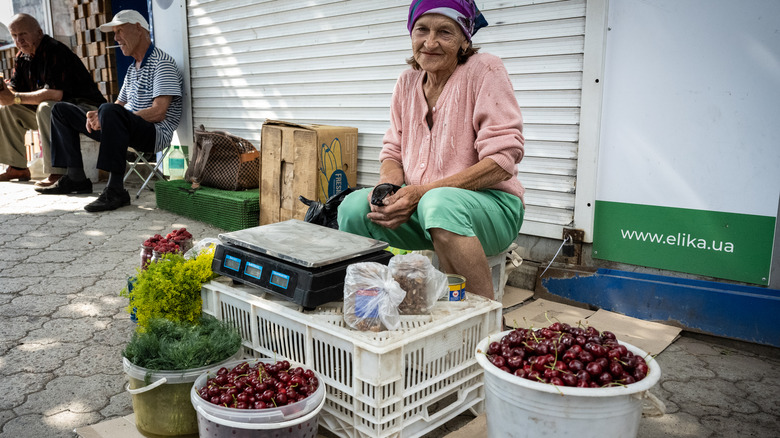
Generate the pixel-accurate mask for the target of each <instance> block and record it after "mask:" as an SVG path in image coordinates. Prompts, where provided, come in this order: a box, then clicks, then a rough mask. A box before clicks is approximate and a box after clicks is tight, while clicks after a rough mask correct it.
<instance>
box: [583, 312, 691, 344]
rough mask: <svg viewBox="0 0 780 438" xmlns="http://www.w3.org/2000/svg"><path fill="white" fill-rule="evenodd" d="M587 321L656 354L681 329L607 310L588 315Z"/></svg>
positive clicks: (672, 340) (622, 339) (675, 336)
mask: <svg viewBox="0 0 780 438" xmlns="http://www.w3.org/2000/svg"><path fill="white" fill-rule="evenodd" d="M588 323H589V324H590V325H592V326H593V327H596V328H597V329H599V330H609V331H611V332H613V333H614V334H615V336H616V337H617V338H618V340H621V341H624V342H627V343H629V344H631V345H633V346H635V347H637V348H641V349H642V350H644V351H645V352H647V353H650V354H651V355H656V354H658V353H660V352H662V351H664V349H666V347H668V346H669V345H670V344H671V343H672V342H674V340H675V339H677V337H678V336H679V335H680V332H681V329H679V328H677V327H672V326H669V325H666V324H660V323H657V322H651V321H643V320H641V319H637V318H632V317H630V316H625V315H621V314H619V313H615V312H610V311H607V310H603V309H601V310H599V311H597V312H596V313H594V314H593V315H591V316H589V317H588Z"/></svg>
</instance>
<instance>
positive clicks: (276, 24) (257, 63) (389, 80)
mask: <svg viewBox="0 0 780 438" xmlns="http://www.w3.org/2000/svg"><path fill="white" fill-rule="evenodd" d="M408 5H409V2H408V0H404V1H392V0H389V1H383V2H377V1H375V0H350V1H337V0H312V1H308V2H305V3H303V2H291V1H287V0H276V1H260V0H210V1H209V0H188V10H187V15H188V28H189V41H190V48H189V52H190V65H191V77H192V107H193V119H194V125H195V126H198V125H201V124H203V125H205V126H206V128H208V129H224V130H228V131H231V132H233V133H234V134H237V135H241V136H244V137H246V138H248V139H250V140H252V141H254V142H256V144H259V143H260V129H261V126H262V124H263V122H264V120H265V119H266V118H269V119H282V120H294V121H298V122H302V123H323V124H332V125H345V126H354V127H357V128H358V132H359V137H358V148H359V149H358V156H359V161H358V184H360V185H372V184H374V183H375V182H376V180H377V178H378V171H379V163H378V161H377V157H378V155H379V150H380V148H381V144H382V136H383V134H384V132H385V130H386V129H387V127H388V123H389V122H388V119H389V110H388V107H389V103H390V97H391V94H392V91H393V86H394V84H395V81H396V79H397V77H398V75H399V74H400V73H401V72H402V71H403V70H404V69H406V68H407V65H406V64H405V62H404V61H405V59H406V58H407V57H408V56H409V55H410V54H411V49H410V42H409V35H408V32H407V30H406V14H407V11H408ZM478 5H479V7H480V9H481V10H482V11H483V13H484V14H485V16H486V18H487V20H488V21H489V22H490V26H488V27H487V28H484V29H482V30H480V32H479V33H478V34H477V36H476V38H475V44H476V45H477V46H479V47H481V50H482V51H484V52H487V53H492V54H495V55H497V56H499V57H501V58H502V59H503V60H504V63H505V65H506V67H507V70H508V71H509V74H510V77H511V80H512V83H513V84H514V87H515V94H516V96H517V100H518V102H519V103H520V106H521V108H522V109H523V115H524V119H525V128H524V130H525V132H524V133H525V136H526V156H525V158H524V160H523V162H522V163H521V164H520V165H519V170H520V176H519V177H520V180H521V181H522V182H523V184H524V185H525V187H526V189H527V194H526V204H527V211H526V217H525V223H524V225H523V230H522V231H523V233H525V234H533V235H540V236H547V237H556V238H557V237H560V235H561V228H562V227H563V226H567V225H571V223H572V221H573V217H574V189H575V179H576V171H577V169H576V168H577V148H578V138H577V137H578V131H579V126H578V125H579V119H580V99H581V87H582V64H583V40H584V34H585V0H566V1H531V0H526V1H517V2H505V1H480V2H478Z"/></svg>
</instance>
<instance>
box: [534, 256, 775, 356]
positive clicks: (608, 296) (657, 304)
mask: <svg viewBox="0 0 780 438" xmlns="http://www.w3.org/2000/svg"><path fill="white" fill-rule="evenodd" d="M542 285H543V286H544V287H545V288H547V290H548V291H549V292H550V293H552V294H554V295H558V296H561V297H564V298H568V299H570V300H574V301H577V302H581V303H587V304H590V305H594V306H597V307H599V308H601V309H605V310H609V311H613V312H617V313H621V314H624V315H628V316H631V317H634V318H639V319H643V320H647V321H676V322H679V323H680V324H681V325H682V326H683V327H686V328H690V329H694V330H697V331H702V332H704V333H710V334H713V335H717V336H724V337H729V338H734V339H741V340H744V341H749V342H754V343H758V344H767V345H772V346H775V347H780V324H778V320H780V290H777V289H767V288H762V287H754V286H742V285H733V284H726V283H717V282H711V281H704V280H691V279H684V278H674V277H665V276H661V275H653V274H640V273H634V272H626V271H617V270H612V269H599V270H598V271H596V273H595V274H594V275H590V276H575V277H573V278H545V279H542Z"/></svg>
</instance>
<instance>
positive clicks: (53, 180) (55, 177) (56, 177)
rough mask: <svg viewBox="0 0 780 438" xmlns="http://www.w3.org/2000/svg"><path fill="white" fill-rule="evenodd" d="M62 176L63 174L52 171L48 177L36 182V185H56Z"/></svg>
mask: <svg viewBox="0 0 780 438" xmlns="http://www.w3.org/2000/svg"><path fill="white" fill-rule="evenodd" d="M60 178H62V174H59V173H52V174H51V175H49V176H48V178H46V179H43V180H40V181H38V182H37V183H35V187H50V186H52V185H54V183H56V182H57V181H59V179H60Z"/></svg>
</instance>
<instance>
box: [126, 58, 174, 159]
mask: <svg viewBox="0 0 780 438" xmlns="http://www.w3.org/2000/svg"><path fill="white" fill-rule="evenodd" d="M183 85H184V79H183V78H182V75H181V72H180V71H179V69H178V67H177V66H176V61H175V60H174V59H173V58H172V57H171V56H170V55H168V54H167V53H165V52H163V51H162V50H160V49H158V48H157V47H155V46H154V44H151V45H150V46H149V49H148V50H147V51H146V54H145V55H144V59H143V61H142V62H141V67H140V68H136V67H135V63H132V64H131V65H130V67H128V68H127V74H126V75H125V80H124V83H123V84H122V89H121V90H119V97H117V100H118V101H120V102H125V108H126V109H128V110H130V111H138V110H142V109H146V108H150V107H151V106H152V102H153V101H154V99H155V98H156V97H158V96H173V99H172V100H171V104H170V105H169V106H168V111H167V112H166V113H165V119H164V120H163V121H161V122H157V123H155V124H154V130H155V133H156V134H157V135H156V137H155V142H154V150H155V152H159V151H161V150H162V149H163V148H165V147H166V146H168V145H169V144H170V143H171V138H172V137H173V132H174V131H176V128H177V127H178V126H179V121H180V120H181V111H182V100H181V96H182V87H183Z"/></svg>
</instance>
